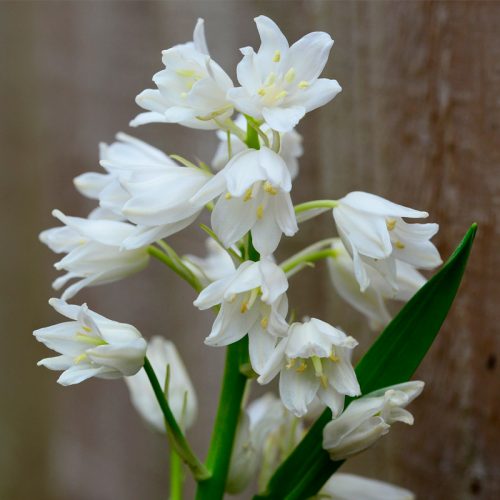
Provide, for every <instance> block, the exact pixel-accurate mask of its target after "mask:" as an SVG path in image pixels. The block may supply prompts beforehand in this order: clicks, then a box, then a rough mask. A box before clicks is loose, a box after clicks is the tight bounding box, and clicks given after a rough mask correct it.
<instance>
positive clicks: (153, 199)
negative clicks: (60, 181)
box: [74, 133, 210, 249]
mask: <svg viewBox="0 0 500 500" xmlns="http://www.w3.org/2000/svg"><path fill="white" fill-rule="evenodd" d="M116 137H117V139H118V140H117V141H116V142H114V143H113V144H111V145H110V146H108V145H105V144H101V147H100V158H101V161H100V163H101V166H102V167H103V168H104V169H105V170H106V171H107V172H108V173H107V174H99V173H95V172H87V173H85V174H82V175H80V176H78V177H76V179H75V181H74V182H75V185H76V187H77V189H78V190H79V191H80V192H81V193H83V194H84V195H85V196H87V197H89V198H95V199H99V204H100V206H101V207H102V208H104V209H106V210H109V211H112V212H113V213H114V214H116V215H117V216H118V217H122V218H124V219H128V220H130V221H132V222H134V223H135V224H137V227H135V228H134V230H133V231H131V234H130V235H129V236H128V237H127V238H126V239H125V240H124V241H123V247H124V248H127V249H135V248H139V247H143V246H146V245H149V244H150V243H153V242H155V241H158V240H160V239H162V238H165V237H167V236H170V235H172V234H174V233H176V232H178V231H180V230H182V229H184V228H185V227H187V226H188V225H189V224H191V223H192V222H193V221H194V220H195V219H196V217H198V215H199V213H200V212H201V210H202V209H203V204H202V205H199V204H193V203H190V202H189V199H190V198H191V197H192V196H193V195H194V194H195V193H196V192H197V191H198V190H199V189H200V188H201V187H202V186H203V185H204V184H205V183H206V182H207V181H208V180H209V179H210V174H209V173H208V172H206V171H204V170H201V169H199V168H195V167H184V166H180V165H179V164H177V163H176V162H175V161H173V160H172V159H171V158H170V157H169V156H167V155H166V154H165V153H163V152H162V151H160V150H159V149H156V148H154V147H153V146H150V145H149V144H147V143H145V142H143V141H140V140H139V139H135V138H134V137H130V136H128V135H125V134H123V133H119V134H117V136H116Z"/></svg>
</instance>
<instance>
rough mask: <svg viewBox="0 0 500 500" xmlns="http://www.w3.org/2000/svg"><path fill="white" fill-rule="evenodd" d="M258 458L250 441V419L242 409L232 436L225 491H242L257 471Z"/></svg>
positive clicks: (232, 493) (231, 492)
mask: <svg viewBox="0 0 500 500" xmlns="http://www.w3.org/2000/svg"><path fill="white" fill-rule="evenodd" d="M258 460H259V453H258V451H257V450H256V449H255V447H254V445H253V443H252V434H251V431H250V419H249V418H248V414H247V412H246V411H245V410H242V411H241V413H240V417H239V420H238V425H237V427H236V434H235V436H234V444H233V450H232V452H231V462H230V464H229V472H228V475H227V481H226V486H225V491H226V492H227V493H230V494H231V495H235V494H236V493H240V492H241V491H243V490H244V489H245V488H246V487H247V486H248V483H249V482H250V480H251V479H252V478H253V477H254V476H255V473H256V472H257V467H258Z"/></svg>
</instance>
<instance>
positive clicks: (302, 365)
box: [257, 318, 361, 417]
mask: <svg viewBox="0 0 500 500" xmlns="http://www.w3.org/2000/svg"><path fill="white" fill-rule="evenodd" d="M357 345H358V342H357V341H356V340H355V339H354V338H353V337H349V336H347V335H346V334H345V333H344V332H342V331H341V330H338V329H337V328H334V327H333V326H331V325H329V324H328V323H325V322H324V321H321V320H319V319H316V318H312V319H310V320H308V321H306V322H304V323H293V324H292V325H291V326H290V329H289V331H288V336H287V337H285V338H284V339H282V340H281V341H280V342H279V344H278V345H277V347H276V349H275V351H274V353H273V354H272V355H271V356H270V357H269V360H268V363H267V364H266V366H265V367H264V369H263V371H262V373H261V375H260V377H259V378H258V379H257V381H258V382H259V383H261V384H266V383H268V382H270V381H271V380H272V379H273V378H274V377H275V376H276V375H277V374H278V372H279V373H280V382H279V389H280V397H281V401H282V402H283V404H284V405H285V407H286V408H287V409H288V410H290V411H291V412H292V413H293V414H294V415H296V416H297V417H302V416H304V415H305V414H306V413H307V411H308V407H309V406H310V405H311V403H312V402H313V400H314V398H315V396H317V397H318V398H319V399H320V400H321V401H322V402H323V403H325V404H326V405H327V406H328V407H329V408H330V409H331V410H332V413H333V415H338V414H339V413H340V412H341V411H342V409H343V408H344V398H345V396H346V395H347V396H358V395H359V394H361V392H360V388H359V384H358V381H357V379H356V374H355V373H354V369H353V367H352V365H351V351H352V349H353V348H354V347H356V346H357Z"/></svg>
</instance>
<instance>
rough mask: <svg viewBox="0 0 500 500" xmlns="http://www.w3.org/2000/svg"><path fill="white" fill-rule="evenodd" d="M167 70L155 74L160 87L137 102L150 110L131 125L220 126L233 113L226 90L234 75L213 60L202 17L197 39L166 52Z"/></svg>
mask: <svg viewBox="0 0 500 500" xmlns="http://www.w3.org/2000/svg"><path fill="white" fill-rule="evenodd" d="M162 61H163V64H164V65H165V69H164V70H162V71H159V72H158V73H156V74H155V75H154V76H153V81H154V83H155V84H156V87H157V88H156V89H147V90H144V91H143V92H141V93H140V94H139V95H138V96H137V98H136V102H137V104H138V105H139V106H141V107H142V108H144V109H147V110H148V112H146V113H141V114H139V115H138V116H136V118H134V120H132V121H131V123H130V125H132V126H133V127H135V126H138V125H143V124H145V123H153V122H160V123H179V124H180V125H184V126H186V127H191V128H199V129H216V128H219V125H218V124H217V123H216V122H215V121H214V118H216V119H217V120H218V121H219V120H220V121H221V122H223V121H224V120H225V119H226V118H228V117H230V116H231V114H232V113H233V106H232V104H231V103H230V102H229V101H228V100H227V99H226V93H227V91H228V90H229V89H231V88H232V87H233V82H232V81H231V78H229V76H227V74H226V73H225V71H224V70H223V69H222V68H221V67H220V66H219V65H218V64H217V63H216V62H215V61H214V60H212V59H211V57H210V55H209V53H208V48H207V43H206V40H205V29H204V21H203V19H198V22H197V23H196V27H195V29H194V33H193V42H188V43H184V44H180V45H176V46H174V47H172V48H170V49H167V50H164V51H163V58H162Z"/></svg>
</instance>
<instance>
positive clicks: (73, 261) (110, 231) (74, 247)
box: [40, 210, 149, 300]
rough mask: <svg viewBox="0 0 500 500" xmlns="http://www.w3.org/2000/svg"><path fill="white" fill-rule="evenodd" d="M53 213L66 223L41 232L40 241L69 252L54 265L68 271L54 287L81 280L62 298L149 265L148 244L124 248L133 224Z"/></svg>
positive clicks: (132, 230) (66, 291) (68, 297)
mask: <svg viewBox="0 0 500 500" xmlns="http://www.w3.org/2000/svg"><path fill="white" fill-rule="evenodd" d="M52 213H53V215H54V216H55V217H57V218H58V219H59V220H60V221H61V222H62V223H64V224H65V226H64V227H56V228H52V229H47V230H45V231H42V232H41V233H40V240H41V241H42V242H43V243H45V244H46V245H47V246H48V247H49V248H50V249H51V250H53V251H54V252H57V253H66V254H67V255H65V256H64V257H63V258H62V259H61V260H60V261H59V262H56V263H55V264H54V267H55V268H56V269H57V270H65V271H66V274H65V275H64V276H61V277H59V278H57V279H56V280H55V281H54V282H53V284H52V286H53V287H54V289H56V290H59V289H60V288H62V287H64V286H65V285H66V284H67V283H68V282H69V281H70V280H73V279H77V280H78V281H76V282H75V283H73V284H72V285H71V286H69V287H68V288H67V289H66V290H65V291H64V292H63V294H62V299H63V300H69V299H70V298H72V297H74V296H75V295H76V294H77V293H78V292H79V291H80V290H81V289H82V288H85V287H88V286H96V285H103V284H106V283H112V282H114V281H118V280H121V279H123V278H125V277H127V276H130V275H131V274H134V273H136V272H139V271H141V270H142V269H144V268H145V267H146V265H147V264H148V262H149V255H148V252H147V249H146V248H145V247H142V248H137V249H134V250H124V249H122V244H123V242H124V241H125V240H126V239H127V238H129V237H130V236H131V235H132V234H133V232H134V231H135V226H133V225H132V224H128V223H126V222H120V221H115V220H107V219H84V218H81V217H69V216H67V215H64V214H63V213H62V212H60V211H59V210H54V211H53V212H52Z"/></svg>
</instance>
